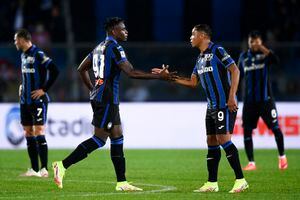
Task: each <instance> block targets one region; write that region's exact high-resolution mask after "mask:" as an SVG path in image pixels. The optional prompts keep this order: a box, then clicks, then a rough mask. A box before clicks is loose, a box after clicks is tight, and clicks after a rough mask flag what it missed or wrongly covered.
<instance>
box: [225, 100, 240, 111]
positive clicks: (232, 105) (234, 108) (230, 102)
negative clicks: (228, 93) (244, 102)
mask: <svg viewBox="0 0 300 200" xmlns="http://www.w3.org/2000/svg"><path fill="white" fill-rule="evenodd" d="M227 106H228V109H229V111H230V112H237V111H238V106H237V101H236V99H235V98H234V97H229V99H228V102H227Z"/></svg>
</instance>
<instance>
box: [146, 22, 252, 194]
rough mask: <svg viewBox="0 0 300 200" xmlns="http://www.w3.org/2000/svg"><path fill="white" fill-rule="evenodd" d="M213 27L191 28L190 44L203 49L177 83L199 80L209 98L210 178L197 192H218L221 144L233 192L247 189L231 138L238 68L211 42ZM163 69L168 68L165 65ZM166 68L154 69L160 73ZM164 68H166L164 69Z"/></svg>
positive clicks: (190, 85) (194, 83)
mask: <svg viewBox="0 0 300 200" xmlns="http://www.w3.org/2000/svg"><path fill="white" fill-rule="evenodd" d="M211 37H212V31H211V29H210V27H209V26H208V25H206V24H200V25H196V26H195V27H194V28H193V30H192V35H191V38H190V40H191V44H192V47H196V48H198V49H199V50H200V55H199V56H198V58H197V61H196V65H195V67H194V70H193V73H192V75H191V77H190V78H184V77H178V78H176V79H175V83H177V84H180V85H184V86H187V87H192V88H195V87H196V86H197V85H198V83H199V82H200V83H201V85H202V87H203V89H204V91H205V93H206V95H207V101H208V107H207V112H206V119H205V121H206V134H207V144H208V154H207V168H208V181H207V182H206V183H205V184H204V185H203V186H202V187H200V188H199V189H198V190H195V192H218V191H219V187H218V182H217V174H218V166H219V161H220V158H221V150H220V146H222V148H223V149H224V151H225V152H226V157H227V160H228V162H229V164H230V166H231V167H232V169H233V170H234V173H235V176H236V181H235V184H234V186H233V188H232V190H230V191H229V192H230V193H238V192H242V191H244V190H246V189H247V188H248V187H249V185H248V183H247V182H246V180H245V178H244V176H243V172H242V169H241V165H240V160H239V155H238V150H237V148H236V147H235V145H234V144H233V143H232V141H231V134H232V131H233V128H234V122H235V118H236V112H237V110H238V107H237V99H236V91H237V88H238V83H239V69H238V68H237V66H236V64H235V62H234V60H233V59H232V58H231V57H230V55H229V54H228V53H227V52H226V51H225V49H224V48H223V47H222V46H220V45H218V44H214V43H213V42H211ZM163 69H164V70H165V68H164V66H163ZM163 69H152V71H153V73H156V74H157V73H160V72H161V71H162V70H163ZM165 72H167V71H166V70H165Z"/></svg>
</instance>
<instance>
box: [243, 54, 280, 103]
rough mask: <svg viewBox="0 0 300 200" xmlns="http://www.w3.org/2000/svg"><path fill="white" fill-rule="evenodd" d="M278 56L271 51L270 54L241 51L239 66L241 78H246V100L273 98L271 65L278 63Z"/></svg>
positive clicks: (251, 101)
mask: <svg viewBox="0 0 300 200" xmlns="http://www.w3.org/2000/svg"><path fill="white" fill-rule="evenodd" d="M277 61H278V60H277V57H276V56H275V55H274V54H273V53H272V52H270V54H269V55H268V56H266V55H264V54H263V53H262V52H257V53H254V52H251V51H250V50H248V51H246V52H243V53H241V55H240V58H239V62H238V66H239V69H240V72H241V78H243V77H244V78H245V79H244V92H243V93H244V102H246V103H254V102H264V101H267V100H269V99H272V98H273V97H272V90H271V85H270V77H269V67H270V65H272V64H275V63H277Z"/></svg>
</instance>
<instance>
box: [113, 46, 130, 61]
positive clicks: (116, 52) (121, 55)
mask: <svg viewBox="0 0 300 200" xmlns="http://www.w3.org/2000/svg"><path fill="white" fill-rule="evenodd" d="M112 52H113V58H114V60H115V61H116V63H117V64H120V63H122V62H125V61H127V57H126V54H125V51H124V49H123V47H121V46H114V47H113V48H112Z"/></svg>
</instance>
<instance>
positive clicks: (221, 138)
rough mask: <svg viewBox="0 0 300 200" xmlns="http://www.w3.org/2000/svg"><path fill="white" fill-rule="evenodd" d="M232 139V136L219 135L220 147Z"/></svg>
mask: <svg viewBox="0 0 300 200" xmlns="http://www.w3.org/2000/svg"><path fill="white" fill-rule="evenodd" d="M230 139H231V136H230V134H222V135H217V140H218V143H219V144H220V145H222V144H225V143H226V142H228V141H230Z"/></svg>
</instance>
